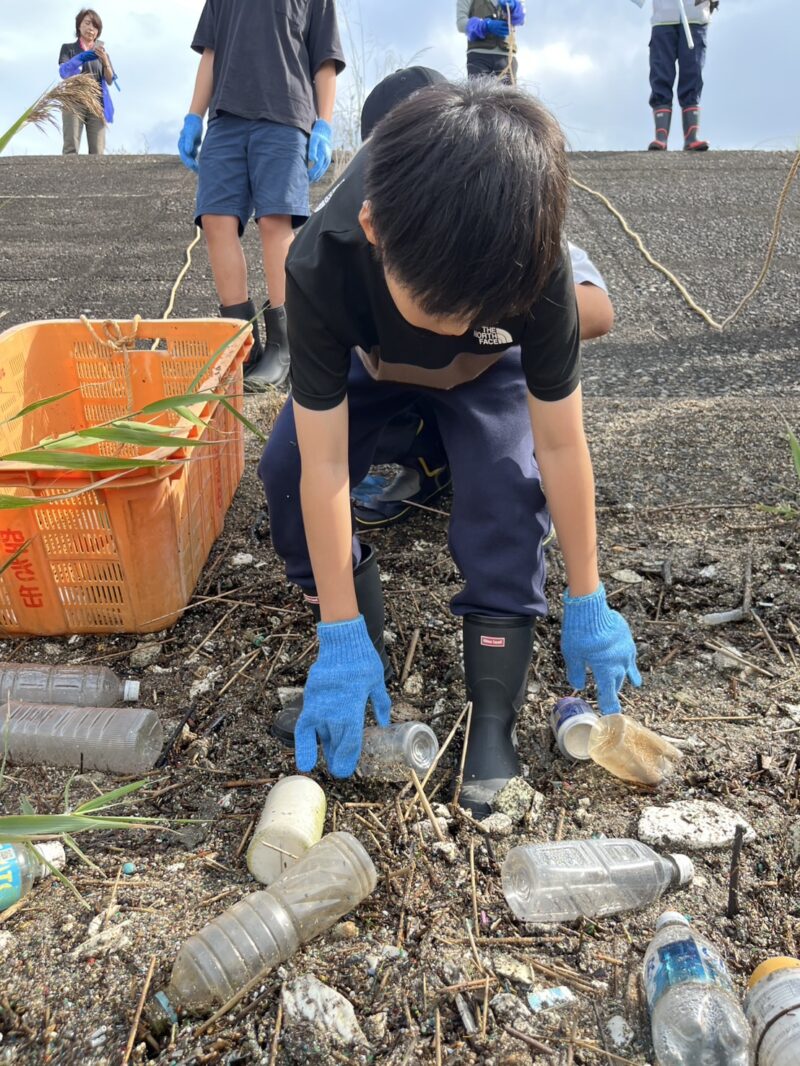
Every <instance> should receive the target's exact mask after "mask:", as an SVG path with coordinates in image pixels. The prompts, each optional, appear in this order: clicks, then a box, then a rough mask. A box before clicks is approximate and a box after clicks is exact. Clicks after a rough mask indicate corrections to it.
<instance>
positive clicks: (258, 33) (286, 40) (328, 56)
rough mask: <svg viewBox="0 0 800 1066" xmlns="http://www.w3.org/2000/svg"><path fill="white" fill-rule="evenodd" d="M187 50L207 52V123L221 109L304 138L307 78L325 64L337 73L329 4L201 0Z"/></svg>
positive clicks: (312, 111)
mask: <svg viewBox="0 0 800 1066" xmlns="http://www.w3.org/2000/svg"><path fill="white" fill-rule="evenodd" d="M192 48H193V49H194V50H195V52H200V54H201V55H202V53H203V51H204V49H206V48H210V49H212V50H213V52H214V91H213V94H212V97H211V105H210V107H209V109H208V118H209V121H211V119H213V118H214V117H215V116H216V115H217V114H218V112H220V111H226V112H229V113H230V114H232V115H239V116H240V117H241V118H250V119H269V120H270V121H271V122H280V123H281V124H282V125H285V126H297V127H298V128H299V129H301V130H304V131H305V132H306V133H310V132H311V127H312V126H313V125H314V122H315V120H316V117H317V112H316V108H315V106H314V88H313V79H314V75H315V74H316V73H317V71H318V70H319V68H320V67H321V66H322V64H323V63H325V62H326V61H327V60H333V61H334V62H335V63H336V72H337V74H338V73H339V72H340V71H342V70H344V55H343V53H342V47H341V44H340V42H339V29H338V26H337V22H336V7H335V4H334V0H206V2H205V6H204V7H203V12H202V14H201V15H200V21H199V22H198V24H197V29H196V31H195V35H194V39H193V40H192Z"/></svg>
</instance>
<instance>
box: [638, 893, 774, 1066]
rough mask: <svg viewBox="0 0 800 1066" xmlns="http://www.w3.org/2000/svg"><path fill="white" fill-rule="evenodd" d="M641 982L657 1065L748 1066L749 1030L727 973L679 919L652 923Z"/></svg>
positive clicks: (664, 918)
mask: <svg viewBox="0 0 800 1066" xmlns="http://www.w3.org/2000/svg"><path fill="white" fill-rule="evenodd" d="M644 983H645V991H646V993H647V1005H648V1007H649V1009H650V1023H651V1027H652V1034H653V1048H654V1050H655V1053H656V1061H657V1062H658V1064H659V1066H698V1064H700V1063H702V1066H747V1062H748V1045H749V1042H750V1027H749V1025H748V1024H747V1019H746V1018H745V1016H744V1014H743V1013H742V1008H741V1007H740V1006H739V1001H738V999H737V997H736V993H735V992H734V989H733V983H732V982H731V979H730V976H729V974H728V970H727V968H726V966H725V963H724V961H723V959H722V956H721V955H720V954H719V952H718V951H717V949H716V948H715V947H714V945H713V944H712V943H711V941H709V940H707V939H706V938H705V937H704V936H701V935H700V934H699V933H697V932H695V931H694V930H693V929H692V928H691V927H690V925H689V922H688V921H687V920H686V918H684V917H683V915H682V914H677V913H676V912H675V911H667V912H666V913H664V914H662V915H661V917H660V918H659V919H658V921H657V922H656V934H655V936H654V937H653V939H652V941H651V942H650V946H649V947H648V949H647V951H646V953H645V956H644ZM787 1061H788V1060H787Z"/></svg>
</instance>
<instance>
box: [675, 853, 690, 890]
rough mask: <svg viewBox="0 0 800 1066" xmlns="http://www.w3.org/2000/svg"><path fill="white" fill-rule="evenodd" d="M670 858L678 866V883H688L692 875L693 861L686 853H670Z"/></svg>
mask: <svg viewBox="0 0 800 1066" xmlns="http://www.w3.org/2000/svg"><path fill="white" fill-rule="evenodd" d="M670 858H671V859H672V861H673V862H674V863H675V865H676V866H677V867H678V884H679V885H688V884H689V882H690V881H691V880H692V878H693V877H694V863H693V862H692V860H691V859H690V858H689V856H688V855H670Z"/></svg>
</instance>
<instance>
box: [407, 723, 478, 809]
mask: <svg viewBox="0 0 800 1066" xmlns="http://www.w3.org/2000/svg"><path fill="white" fill-rule="evenodd" d="M469 708H470V704H469V703H467V704H465V706H464V708H463V710H462V711H461V714H460V715H459V716H458V718H457V719H456V721H455V724H454V726H453V728H452V729H451V730H450V732H449V733H448V734H447V739H446V740H445V742H444V744H442V746H441V748H439V750H438V752H437V753H436V758H435V759H434V760H433V762H432V763H431V764H430V766H429V767H428V769H427V772H426V773H425V776H424V777H423V779H422V787H423V788H424V787H425V786H426V785H427V783H428V781H430V779H431V777H432V775H433V771H434V770H435V769H436V767H437V766H438V765H439V760H440V759H441V758H442V756H443V755H444V753H445V752H446V751H447V749H448V747H449V746H450V742H451V741H452V739H453V737H454V736H455V735H456V730H457V729H458V727H459V726H460V725H461V723H462V721H463V720H464V715H465V714H466V713H467V711H468V710H469ZM408 787H409V785H404V786H403V788H402V790H401V791H400V793H399V795H398V797H397V798H398V800H399V799H400V796H402V795H403V794H404V793H405V791H406V789H407V788H408ZM417 800H418V797H417V796H412V797H411V802H410V803H409V805H408V807H406V810H405V814H404V815H403V821H404V822H407V821H408V819H409V816H410V815H411V812H412V811H413V810H414V808H415V807H416V805H417Z"/></svg>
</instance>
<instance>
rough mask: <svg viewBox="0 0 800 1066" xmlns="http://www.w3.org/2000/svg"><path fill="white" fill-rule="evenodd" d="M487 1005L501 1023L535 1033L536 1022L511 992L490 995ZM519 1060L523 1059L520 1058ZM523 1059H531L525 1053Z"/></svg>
mask: <svg viewBox="0 0 800 1066" xmlns="http://www.w3.org/2000/svg"><path fill="white" fill-rule="evenodd" d="M489 1005H490V1006H491V1008H492V1010H493V1011H494V1014H495V1017H496V1018H497V1020H498V1021H499V1022H500V1023H501V1025H510V1026H511V1027H512V1028H513V1029H518V1030H519V1031H520V1032H522V1033H527V1034H528V1035H529V1036H535V1035H536V1029H535V1026H536V1022H535V1021H534V1019H533V1018H532V1017H531V1013H530V1011H529V1010H528V1009H527V1008H526V1006H525V1004H524V1003H523V1002H522V1000H521V999H520V998H519V997H518V996H515V995H514V994H513V992H498V993H497V995H495V996H492V998H491V1000H490V1001H489ZM503 1061H504V1062H505V1061H507V1060H505V1059H504V1060H503ZM520 1061H523V1060H522V1059H520ZM524 1061H525V1062H526V1063H530V1062H531V1059H530V1058H529V1057H528V1056H527V1055H526V1056H525V1059H524Z"/></svg>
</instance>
